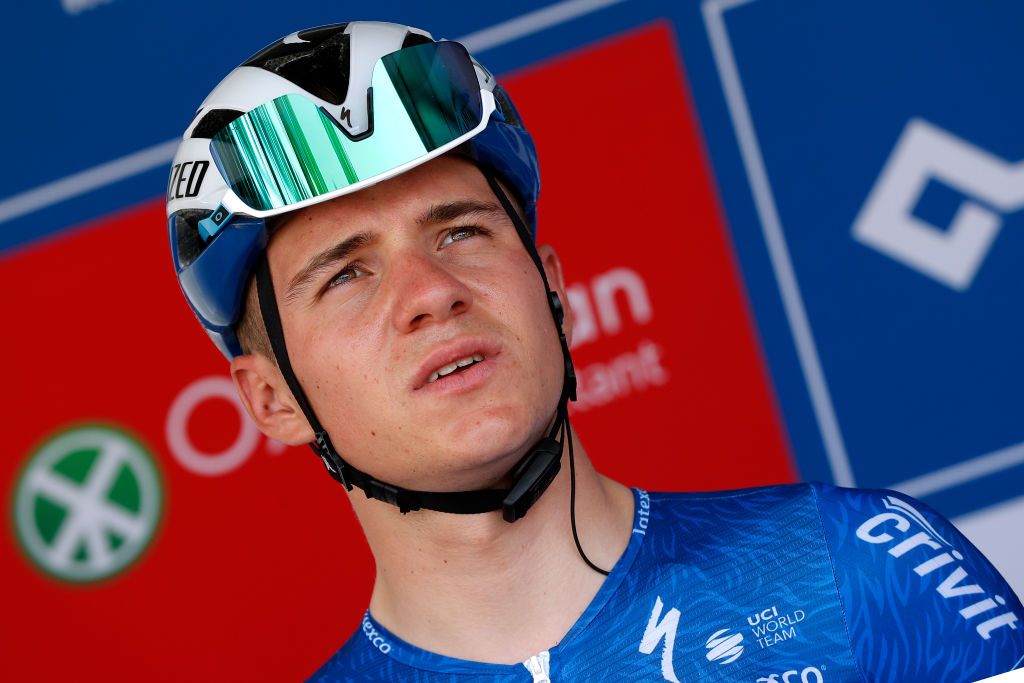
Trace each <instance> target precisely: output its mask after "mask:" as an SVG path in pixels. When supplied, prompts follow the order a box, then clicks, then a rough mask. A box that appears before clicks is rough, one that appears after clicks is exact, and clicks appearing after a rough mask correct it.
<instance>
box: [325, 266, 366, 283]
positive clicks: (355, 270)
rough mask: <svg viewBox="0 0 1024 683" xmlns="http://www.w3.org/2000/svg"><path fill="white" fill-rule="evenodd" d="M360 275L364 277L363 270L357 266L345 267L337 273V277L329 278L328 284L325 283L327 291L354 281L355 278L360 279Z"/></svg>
mask: <svg viewBox="0 0 1024 683" xmlns="http://www.w3.org/2000/svg"><path fill="white" fill-rule="evenodd" d="M362 275H365V273H364V271H363V269H362V268H360V267H359V265H358V264H352V265H350V266H345V267H344V268H343V269H342V270H341V271H339V272H338V274H337V275H335V276H334V277H333V278H331V281H330V282H328V283H327V289H330V288H332V287H337V286H338V285H343V284H345V283H347V282H349V281H350V280H355V279H356V278H357V277H360V276H362Z"/></svg>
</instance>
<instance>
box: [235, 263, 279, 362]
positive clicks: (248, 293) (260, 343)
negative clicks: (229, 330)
mask: <svg viewBox="0 0 1024 683" xmlns="http://www.w3.org/2000/svg"><path fill="white" fill-rule="evenodd" d="M236 333H237V334H238V343H239V344H240V345H241V346H242V351H243V352H244V353H247V354H249V353H252V354H259V355H261V356H266V357H267V358H269V359H270V360H271V361H272V362H273V363H274V364H275V365H276V364H277V358H276V357H275V356H274V349H273V348H272V347H271V345H270V336H269V335H268V334H267V327H266V325H264V324H263V314H262V313H261V312H260V298H259V293H258V292H257V291H256V278H255V277H250V278H249V284H248V286H247V287H246V288H245V298H244V299H242V315H241V316H240V318H239V320H238V327H237V328H236Z"/></svg>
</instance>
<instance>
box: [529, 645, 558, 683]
mask: <svg viewBox="0 0 1024 683" xmlns="http://www.w3.org/2000/svg"><path fill="white" fill-rule="evenodd" d="M523 666H525V667H526V670H527V671H529V672H530V674H531V675H532V676H533V683H551V676H550V674H551V653H550V652H548V651H547V650H544V651H543V652H538V653H537V654H535V655H534V656H532V657H530V658H529V659H527V660H526V661H525V662H523Z"/></svg>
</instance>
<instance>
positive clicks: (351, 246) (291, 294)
mask: <svg viewBox="0 0 1024 683" xmlns="http://www.w3.org/2000/svg"><path fill="white" fill-rule="evenodd" d="M376 241H377V235H376V234H375V233H372V232H357V233H356V234H354V235H352V236H351V237H349V238H347V239H345V240H343V241H341V242H338V243H337V244H335V245H334V246H333V247H328V248H327V249H324V250H323V251H321V252H320V253H319V254H317V255H316V256H314V257H313V258H311V259H309V261H307V262H306V265H305V266H304V267H303V268H302V270H300V271H299V272H298V273H296V274H295V277H293V278H292V279H291V281H290V282H289V283H288V289H287V293H286V294H285V297H284V299H285V302H286V303H292V302H293V301H295V300H296V299H298V298H299V296H301V295H302V293H303V291H305V289H306V288H307V287H308V286H309V284H310V283H311V282H312V281H313V280H314V279H316V276H317V275H319V274H320V273H321V272H323V271H324V270H325V269H327V268H329V267H331V266H332V265H333V264H335V263H337V262H338V261H343V260H344V259H346V258H348V256H349V255H350V254H351V253H352V252H353V251H355V250H356V249H360V248H362V247H365V246H367V245H370V244H373V243H374V242H376Z"/></svg>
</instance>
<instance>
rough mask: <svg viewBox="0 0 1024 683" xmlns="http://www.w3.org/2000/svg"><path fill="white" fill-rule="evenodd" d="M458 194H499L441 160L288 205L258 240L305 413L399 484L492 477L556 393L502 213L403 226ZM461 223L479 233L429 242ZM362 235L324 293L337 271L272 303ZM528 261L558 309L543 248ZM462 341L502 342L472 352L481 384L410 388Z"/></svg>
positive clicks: (554, 362) (526, 270)
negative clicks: (543, 272) (317, 261)
mask: <svg viewBox="0 0 1024 683" xmlns="http://www.w3.org/2000/svg"><path fill="white" fill-rule="evenodd" d="M460 200H476V201H483V202H491V203H497V200H496V199H495V197H494V195H493V193H492V192H491V190H490V188H489V187H488V185H487V183H486V181H485V179H484V178H483V176H482V175H481V174H480V172H479V170H478V169H477V168H476V167H475V166H473V165H472V164H471V163H469V162H467V161H465V160H463V159H460V158H458V157H452V156H446V157H441V158H439V159H435V160H433V161H431V162H429V163H427V164H424V165H423V166H420V167H418V168H416V169H413V170H412V171H409V172H407V173H405V174H403V175H401V176H399V177H397V178H394V179H391V180H388V181H386V182H384V183H380V184H379V185H376V186H373V187H370V188H367V189H365V190H362V191H360V192H357V193H355V194H352V195H349V196H346V197H342V198H339V199H336V200H333V201H330V202H326V203H323V204H318V205H315V206H312V207H308V208H306V209H303V210H301V211H299V212H298V213H297V214H296V216H295V218H293V219H292V220H291V221H289V222H288V223H287V224H285V225H284V226H283V228H282V229H280V230H279V231H278V232H277V233H276V234H275V235H274V237H273V239H272V240H271V242H270V245H269V248H268V253H269V258H270V264H271V272H272V276H273V279H274V283H275V288H276V290H277V294H278V301H279V303H280V307H281V317H282V323H283V326H284V331H285V336H286V339H287V342H288V348H289V355H290V357H291V361H292V364H293V366H294V369H295V372H296V375H297V376H298V378H299V381H300V382H302V383H303V384H304V386H306V387H307V392H308V393H309V398H310V400H311V402H312V404H313V407H314V409H315V411H316V413H317V415H318V416H319V418H320V420H321V421H322V422H323V424H324V427H325V428H326V429H327V431H328V432H329V433H330V435H331V438H332V440H333V442H334V444H335V445H336V446H337V447H338V449H339V450H340V451H341V453H342V454H343V455H344V456H345V457H346V459H348V460H349V461H350V462H352V464H354V465H355V466H356V467H358V468H360V469H362V470H364V471H367V472H369V473H371V474H372V475H374V476H376V477H378V478H380V479H383V480H385V481H389V482H392V483H395V484H397V485H399V486H406V487H410V488H417V489H426V490H436V491H445V490H462V489H467V488H479V487H482V486H488V485H493V484H494V483H496V482H497V481H499V480H500V478H501V477H502V476H503V475H504V474H505V473H506V472H507V471H508V470H509V469H510V468H511V467H512V466H513V465H514V464H515V462H516V461H517V460H518V459H519V458H520V457H522V455H523V454H524V453H525V451H526V449H527V448H528V447H529V446H531V445H532V444H533V443H534V442H535V441H536V440H537V439H538V438H540V436H542V434H543V433H544V431H545V430H546V429H547V427H548V425H549V424H550V420H551V418H552V415H553V411H554V408H555V404H556V401H557V399H558V395H559V392H560V390H561V382H562V358H561V349H560V347H559V344H558V339H557V335H556V334H555V330H554V323H553V322H552V319H551V314H550V311H549V309H548V306H547V300H546V297H545V294H544V289H543V284H542V282H541V279H540V276H539V274H538V273H537V271H536V268H535V267H534V265H533V262H532V260H531V259H530V257H529V255H528V254H527V252H526V250H525V249H524V248H523V246H522V244H521V242H520V241H519V238H518V236H517V235H516V233H515V228H514V226H513V225H512V223H511V221H510V220H509V219H508V218H507V217H504V218H503V219H502V218H492V217H484V218H479V217H473V218H472V219H466V218H463V219H457V220H455V221H453V222H451V223H437V224H430V225H427V226H420V225H418V224H416V220H415V219H416V217H418V216H420V215H421V214H423V213H424V212H425V211H426V210H427V209H428V208H429V207H430V206H431V205H434V204H439V203H444V202H450V201H460ZM296 219H297V220H296ZM467 225H468V226H473V225H479V226H482V227H484V228H486V229H488V230H490V231H491V232H492V234H491V235H473V236H469V237H467V238H465V239H461V240H459V241H455V242H451V243H449V244H447V245H444V246H441V245H442V242H443V240H444V238H445V236H446V235H448V234H449V232H450V231H451V229H452V228H454V227H462V226H467ZM360 230H362V231H372V232H376V233H379V235H380V237H379V239H378V241H377V242H376V243H375V244H374V245H372V246H369V247H364V248H362V249H360V250H359V251H357V252H356V253H354V254H353V255H352V256H351V257H350V258H349V259H348V260H347V261H346V263H351V262H352V261H353V260H358V261H359V263H360V264H361V271H360V273H361V274H360V275H359V277H355V278H354V279H351V280H350V281H348V282H345V283H344V284H340V285H338V286H335V287H333V288H330V289H327V284H328V282H330V281H331V280H332V279H333V278H334V277H335V276H336V274H337V270H330V271H328V272H326V273H324V274H322V275H321V276H320V277H319V278H318V279H317V281H316V283H315V285H314V286H313V287H310V288H309V289H308V290H307V292H306V293H305V294H304V295H303V296H302V297H301V298H300V299H299V300H298V301H295V302H290V303H285V301H284V296H283V291H282V290H283V288H284V286H285V283H288V282H289V281H290V280H291V278H292V277H293V276H294V275H295V273H297V272H298V271H299V270H300V269H301V268H302V267H303V265H304V264H305V263H306V261H307V260H308V259H309V258H310V257H311V256H312V255H314V254H316V253H318V252H320V251H321V250H323V249H326V248H328V247H330V246H333V245H334V244H336V243H338V242H340V241H342V240H344V239H346V238H347V237H350V236H351V235H353V234H354V233H356V232H358V231H360ZM541 255H542V259H543V260H544V262H545V266H546V267H547V268H548V271H549V272H548V278H549V281H550V282H551V285H552V287H554V288H556V290H557V291H559V295H560V297H561V299H562V301H563V302H566V301H567V297H566V295H565V292H564V287H563V285H562V283H561V276H560V272H559V269H558V267H557V257H556V256H555V255H554V252H553V251H552V250H551V249H550V248H548V247H541ZM342 265H343V264H339V268H338V270H340V268H341V267H342ZM318 294H322V296H318ZM569 322H571V318H570V319H569ZM567 327H570V326H569V325H567ZM470 335H472V336H475V337H483V338H486V339H487V340H490V341H491V342H493V343H495V344H497V345H498V346H499V347H500V349H501V351H500V354H499V355H498V357H497V358H491V359H488V360H485V361H484V362H485V363H486V362H492V363H494V366H493V373H492V374H491V376H490V377H489V378H488V380H487V382H486V383H485V384H484V385H483V386H481V387H479V388H477V389H475V390H473V391H471V392H469V393H466V394H461V395H446V394H443V393H440V392H438V393H435V394H432V395H427V393H426V392H423V393H420V392H417V391H413V390H412V384H413V382H414V379H415V377H416V376H417V373H418V369H419V366H420V365H421V363H422V362H423V361H424V360H425V358H426V356H427V355H428V354H429V353H431V352H432V351H433V350H435V349H436V348H438V347H439V346H440V345H442V344H444V343H446V342H450V341H451V340H454V339H458V338H460V337H466V336H470ZM309 387H312V390H310V389H309Z"/></svg>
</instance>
